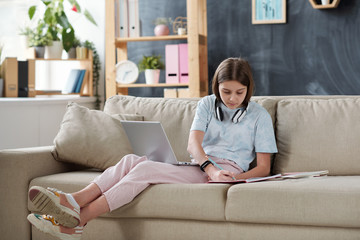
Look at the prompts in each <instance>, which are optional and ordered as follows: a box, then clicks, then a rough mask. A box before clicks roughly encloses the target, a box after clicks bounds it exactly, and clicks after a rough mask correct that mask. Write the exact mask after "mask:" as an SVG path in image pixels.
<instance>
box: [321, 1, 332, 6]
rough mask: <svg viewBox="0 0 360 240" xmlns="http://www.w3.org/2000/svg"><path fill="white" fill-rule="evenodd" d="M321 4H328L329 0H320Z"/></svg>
mask: <svg viewBox="0 0 360 240" xmlns="http://www.w3.org/2000/svg"><path fill="white" fill-rule="evenodd" d="M321 4H322V5H328V4H330V0H321Z"/></svg>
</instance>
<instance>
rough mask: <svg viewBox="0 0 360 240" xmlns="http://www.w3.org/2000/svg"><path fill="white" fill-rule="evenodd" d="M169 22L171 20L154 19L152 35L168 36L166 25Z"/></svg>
mask: <svg viewBox="0 0 360 240" xmlns="http://www.w3.org/2000/svg"><path fill="white" fill-rule="evenodd" d="M170 22H171V18H156V19H155V21H154V23H155V28H154V34H155V36H166V35H169V33H170V29H169V26H168V24H169V23H170Z"/></svg>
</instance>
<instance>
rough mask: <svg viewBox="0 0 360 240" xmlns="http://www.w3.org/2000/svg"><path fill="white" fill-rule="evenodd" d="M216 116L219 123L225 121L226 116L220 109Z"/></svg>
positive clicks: (217, 108)
mask: <svg viewBox="0 0 360 240" xmlns="http://www.w3.org/2000/svg"><path fill="white" fill-rule="evenodd" d="M215 116H216V119H217V120H219V121H222V120H223V119H224V114H223V112H222V111H221V108H220V107H216V111H215Z"/></svg>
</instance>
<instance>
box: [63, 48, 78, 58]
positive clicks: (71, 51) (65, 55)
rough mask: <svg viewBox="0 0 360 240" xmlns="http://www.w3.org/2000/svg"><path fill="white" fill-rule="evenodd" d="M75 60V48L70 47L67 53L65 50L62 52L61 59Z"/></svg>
mask: <svg viewBox="0 0 360 240" xmlns="http://www.w3.org/2000/svg"><path fill="white" fill-rule="evenodd" d="M75 58H76V48H74V47H72V48H70V49H69V51H68V52H66V51H65V50H64V51H63V54H62V59H75Z"/></svg>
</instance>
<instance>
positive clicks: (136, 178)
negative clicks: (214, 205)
mask: <svg viewBox="0 0 360 240" xmlns="http://www.w3.org/2000/svg"><path fill="white" fill-rule="evenodd" d="M211 159H212V160H214V161H215V162H216V163H217V164H219V165H220V166H221V167H222V168H223V169H225V170H228V171H231V172H234V173H235V174H239V173H242V172H243V170H242V169H241V168H240V167H239V166H238V165H237V164H235V163H234V162H232V161H228V160H226V159H220V158H216V157H212V158H211ZM206 182H208V176H207V174H206V173H204V172H202V171H201V170H200V168H199V166H175V165H171V164H167V163H160V162H154V161H150V160H148V159H147V158H146V157H145V156H144V157H139V156H137V155H134V154H129V155H126V156H125V157H123V159H121V161H120V162H118V163H117V164H116V165H115V166H112V167H109V168H108V169H106V170H105V171H104V172H103V173H102V174H101V175H100V176H98V177H97V178H95V179H94V181H93V183H95V184H96V185H98V186H99V188H100V190H101V192H102V193H103V195H104V196H105V198H106V200H107V202H108V205H109V208H110V211H113V210H115V209H117V208H119V207H121V206H123V205H125V204H127V203H129V202H131V201H132V200H133V199H134V198H135V197H136V196H137V195H138V194H139V193H141V192H142V191H143V190H145V189H146V188H147V187H148V186H149V185H150V184H159V183H206Z"/></svg>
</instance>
